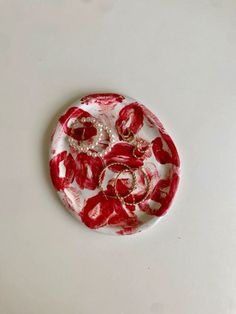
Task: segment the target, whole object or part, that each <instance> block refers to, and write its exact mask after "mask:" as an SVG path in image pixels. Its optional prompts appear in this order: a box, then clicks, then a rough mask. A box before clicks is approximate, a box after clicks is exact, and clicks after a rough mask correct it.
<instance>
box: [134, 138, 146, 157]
mask: <svg viewBox="0 0 236 314" xmlns="http://www.w3.org/2000/svg"><path fill="white" fill-rule="evenodd" d="M145 142H146V141H144V140H143V139H139V140H137V139H136V142H135V146H134V148H133V152H132V153H133V156H134V157H135V158H142V157H143V156H144V155H145V154H146V152H147V151H148V149H149V148H150V144H149V143H147V142H146V148H144V147H143V146H142V145H143V144H144V143H145ZM143 148H144V149H143ZM136 152H137V154H138V155H137V154H136Z"/></svg>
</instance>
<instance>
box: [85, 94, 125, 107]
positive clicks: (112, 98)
mask: <svg viewBox="0 0 236 314" xmlns="http://www.w3.org/2000/svg"><path fill="white" fill-rule="evenodd" d="M124 98H125V97H124V96H122V95H118V94H112V93H110V94H109V93H104V94H92V95H88V96H85V97H83V98H82V99H81V103H82V104H87V105H88V104H90V103H96V104H98V105H105V106H108V105H114V104H116V103H121V102H122V101H123V99H124Z"/></svg>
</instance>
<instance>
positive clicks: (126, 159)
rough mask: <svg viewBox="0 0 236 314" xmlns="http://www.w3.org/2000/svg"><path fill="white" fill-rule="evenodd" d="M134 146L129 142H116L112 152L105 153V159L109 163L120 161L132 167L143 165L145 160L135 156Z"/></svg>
mask: <svg viewBox="0 0 236 314" xmlns="http://www.w3.org/2000/svg"><path fill="white" fill-rule="evenodd" d="M133 148H134V146H133V145H131V144H129V143H118V144H115V145H114V146H113V147H112V150H111V152H109V153H108V154H106V155H105V157H104V159H105V161H106V163H107V164H111V163H113V162H120V163H124V164H126V165H127V166H130V167H132V168H137V167H140V166H142V165H143V160H141V159H137V158H135V157H134V156H133ZM119 170H120V169H119Z"/></svg>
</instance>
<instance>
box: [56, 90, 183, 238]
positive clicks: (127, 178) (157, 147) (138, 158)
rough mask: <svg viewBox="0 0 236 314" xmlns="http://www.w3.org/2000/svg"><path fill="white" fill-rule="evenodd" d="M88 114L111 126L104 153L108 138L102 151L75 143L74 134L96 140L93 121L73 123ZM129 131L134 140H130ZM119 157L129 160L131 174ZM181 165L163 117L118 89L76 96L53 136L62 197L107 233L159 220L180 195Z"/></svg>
mask: <svg viewBox="0 0 236 314" xmlns="http://www.w3.org/2000/svg"><path fill="white" fill-rule="evenodd" d="M83 117H84V118H88V117H91V118H95V119H96V121H98V122H99V123H101V124H102V125H104V126H106V127H107V128H109V130H111V131H110V132H111V134H112V135H113V137H114V143H113V145H111V147H110V150H109V151H108V152H107V153H106V154H105V155H104V156H102V154H101V156H100V155H99V152H100V151H102V149H103V148H104V145H105V144H104V143H103V144H101V145H100V146H99V150H98V154H97V156H89V155H88V154H87V153H86V152H83V151H82V152H81V151H78V150H77V149H75V148H74V147H72V146H71V145H70V144H69V142H68V138H69V137H72V138H73V139H74V140H75V141H77V142H78V143H79V145H80V143H81V141H82V140H83V141H86V143H87V142H88V143H91V141H92V140H93V138H94V136H95V135H96V132H97V131H96V128H95V127H94V126H93V125H92V124H91V123H85V124H81V125H79V126H78V128H74V127H73V125H74V123H75V121H81V119H82V118H83ZM80 123H81V122H80ZM127 130H128V131H127ZM124 134H125V135H126V136H125V137H124ZM127 134H132V135H133V137H134V138H135V139H134V141H128V140H126V138H127ZM82 136H83V138H82ZM108 140H109V139H108ZM139 141H141V143H144V144H147V146H146V147H145V148H144V147H143V149H141V152H142V153H141V154H140V151H139V148H138V150H135V149H136V143H138V142H139ZM107 145H108V144H107ZM88 146H89V144H88ZM144 146H145V145H144ZM89 147H91V145H90V146H89ZM106 147H107V146H106ZM144 151H145V153H143V152H144ZM92 152H93V150H92V151H91V153H90V154H93V153H92ZM95 155H96V153H95ZM114 163H119V164H122V165H123V164H124V165H126V166H127V169H131V172H132V173H131V175H130V174H129V173H128V172H129V171H123V172H122V170H125V166H119V165H113V166H112V165H111V164H114ZM109 165H111V166H110V167H109ZM179 166H180V162H179V156H178V153H177V150H176V147H175V145H174V143H173V141H172V139H171V138H170V136H169V135H168V134H167V133H166V131H165V129H164V127H163V125H162V124H161V122H160V121H159V120H158V118H157V117H156V116H155V115H154V114H153V113H152V112H151V111H150V110H149V109H147V108H146V107H145V106H144V105H142V104H140V103H139V102H137V101H136V100H134V99H131V98H130V97H126V96H122V95H118V94H111V93H110V94H92V95H88V96H86V97H83V98H81V99H80V100H78V101H76V102H75V103H74V104H73V105H72V106H71V107H70V108H68V110H67V111H66V112H65V113H64V114H63V115H62V116H61V117H60V118H59V121H58V124H57V126H56V128H55V130H54V132H53V134H52V137H51V149H50V174H51V178H52V183H53V185H54V187H55V189H56V190H57V192H58V194H59V196H60V198H61V200H62V202H63V203H64V205H65V206H66V208H67V209H68V210H69V211H70V212H71V213H72V214H73V215H74V216H75V217H76V218H78V219H79V220H80V221H81V222H82V223H84V224H85V225H86V226H87V227H89V228H91V229H95V230H97V231H100V232H103V233H112V234H119V235H126V234H133V233H136V232H140V231H142V230H144V229H146V228H148V227H150V226H151V225H153V224H155V223H156V222H157V221H158V220H159V219H160V217H162V216H163V215H164V214H165V213H166V212H167V211H168V208H169V207H170V205H171V202H172V200H173V198H174V196H175V193H176V189H177V187H178V183H179ZM104 168H106V169H104ZM102 171H104V173H105V172H106V178H105V174H104V175H103V174H102V175H101V172H102ZM120 172H122V173H120ZM126 172H127V173H126ZM132 174H134V176H135V178H136V183H137V184H136V185H132V184H133V178H132ZM117 176H119V178H117ZM99 179H100V180H101V181H103V182H102V184H103V187H102V189H103V190H101V186H99ZM115 179H116V181H115ZM147 183H149V185H148V184H147ZM115 186H116V189H115V188H114V187H115ZM131 186H132V187H133V191H132V189H131ZM147 190H148V191H147ZM129 191H131V192H129ZM127 192H128V193H127ZM146 192H147V193H146ZM116 193H118V194H116ZM145 193H146V194H147V197H146V198H145V197H143V196H144V195H145ZM128 194H129V196H127V197H124V196H125V195H128ZM117 195H120V196H121V197H120V198H119V197H117ZM122 197H124V198H122ZM124 199H125V201H124ZM142 199H143V201H142ZM133 203H134V204H133ZM136 203H137V204H136Z"/></svg>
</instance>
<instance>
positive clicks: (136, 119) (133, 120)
mask: <svg viewBox="0 0 236 314" xmlns="http://www.w3.org/2000/svg"><path fill="white" fill-rule="evenodd" d="M143 119H144V116H143V108H142V107H141V106H140V104H138V103H137V102H134V103H132V104H129V105H127V106H125V107H124V108H123V109H121V111H120V114H119V118H118V119H117V121H116V128H117V130H118V133H119V134H127V130H129V131H132V132H133V134H136V133H137V132H138V131H139V130H140V129H141V128H142V126H143Z"/></svg>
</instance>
